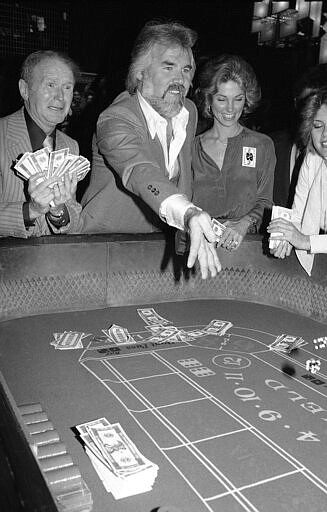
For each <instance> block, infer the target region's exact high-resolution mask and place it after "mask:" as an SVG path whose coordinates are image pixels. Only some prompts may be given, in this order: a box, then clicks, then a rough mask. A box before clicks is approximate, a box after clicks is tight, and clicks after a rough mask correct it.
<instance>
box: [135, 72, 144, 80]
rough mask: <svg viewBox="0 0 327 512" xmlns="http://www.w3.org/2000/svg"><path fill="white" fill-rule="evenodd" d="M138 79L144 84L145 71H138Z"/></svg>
mask: <svg viewBox="0 0 327 512" xmlns="http://www.w3.org/2000/svg"><path fill="white" fill-rule="evenodd" d="M136 78H137V79H138V80H139V81H140V82H143V78H144V71H138V72H137V73H136Z"/></svg>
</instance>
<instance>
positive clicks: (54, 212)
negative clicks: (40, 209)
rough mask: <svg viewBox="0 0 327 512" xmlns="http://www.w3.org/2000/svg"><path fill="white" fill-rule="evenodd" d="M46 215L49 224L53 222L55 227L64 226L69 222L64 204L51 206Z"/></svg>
mask: <svg viewBox="0 0 327 512" xmlns="http://www.w3.org/2000/svg"><path fill="white" fill-rule="evenodd" d="M46 216H47V218H48V220H49V221H50V222H51V224H53V225H54V226H55V227H56V228H60V227H62V226H66V224H68V222H69V214H68V210H67V208H66V206H65V205H64V204H63V205H60V206H57V207H54V208H51V209H50V210H49V211H48V213H47V214H46Z"/></svg>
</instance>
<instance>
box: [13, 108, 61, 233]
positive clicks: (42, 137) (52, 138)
mask: <svg viewBox="0 0 327 512" xmlns="http://www.w3.org/2000/svg"><path fill="white" fill-rule="evenodd" d="M24 117H25V121H26V127H27V132H28V135H29V138H30V141H31V146H32V149H33V151H37V150H38V149H41V148H43V147H47V148H48V150H49V151H50V152H51V151H54V149H55V143H56V129H54V130H52V132H51V133H48V134H46V133H45V132H44V131H43V130H42V128H40V127H39V125H38V124H36V122H35V121H34V119H32V117H31V116H30V115H29V113H28V112H27V110H26V108H24ZM61 211H62V215H61V217H60V218H59V217H58V218H56V217H53V216H51V215H50V214H49V213H47V214H46V217H47V219H48V221H49V222H50V224H52V225H54V226H55V227H56V228H60V227H63V226H66V225H67V224H68V223H69V220H70V218H69V213H68V210H67V207H66V206H65V205H63V206H62V208H61ZM23 218H24V224H25V226H26V228H27V229H28V228H29V227H31V226H33V225H34V223H35V222H34V221H31V220H30V217H29V207H28V203H27V202H25V203H23Z"/></svg>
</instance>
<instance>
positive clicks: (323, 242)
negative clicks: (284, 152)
mask: <svg viewBox="0 0 327 512" xmlns="http://www.w3.org/2000/svg"><path fill="white" fill-rule="evenodd" d="M326 174H327V166H326V164H325V161H324V160H323V159H322V158H321V156H319V155H318V154H317V153H308V154H307V155H306V157H305V159H304V161H303V164H302V166H301V169H300V173H299V178H298V182H297V186H296V189H295V195H294V202H293V207H292V210H293V221H294V224H295V225H296V226H297V228H298V229H299V230H300V231H301V232H302V233H304V234H306V235H310V245H311V251H310V252H308V251H304V250H302V249H296V250H295V252H296V254H297V257H298V259H299V260H300V263H301V265H302V266H303V268H304V269H305V270H306V272H307V273H308V274H309V275H311V270H312V266H313V259H314V254H322V253H327V235H320V234H319V231H320V228H324V229H326V226H325V225H323V224H324V222H323V223H322V220H324V219H322V215H323V214H325V212H326V209H327V204H326V203H327V177H326Z"/></svg>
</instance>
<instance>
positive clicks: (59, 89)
mask: <svg viewBox="0 0 327 512" xmlns="http://www.w3.org/2000/svg"><path fill="white" fill-rule="evenodd" d="M55 97H56V99H57V100H59V101H63V99H64V91H63V88H62V87H57V88H56V94H55Z"/></svg>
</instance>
